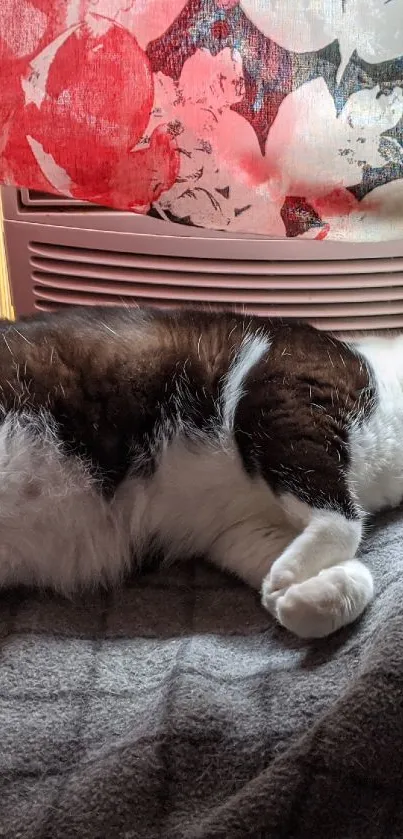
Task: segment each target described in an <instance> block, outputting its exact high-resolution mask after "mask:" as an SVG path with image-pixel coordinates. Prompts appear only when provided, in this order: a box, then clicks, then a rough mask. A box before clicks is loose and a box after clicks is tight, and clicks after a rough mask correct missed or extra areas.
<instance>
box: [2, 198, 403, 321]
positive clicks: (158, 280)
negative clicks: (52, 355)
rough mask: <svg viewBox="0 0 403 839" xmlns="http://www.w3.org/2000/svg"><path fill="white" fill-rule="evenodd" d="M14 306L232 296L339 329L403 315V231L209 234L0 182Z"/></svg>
mask: <svg viewBox="0 0 403 839" xmlns="http://www.w3.org/2000/svg"><path fill="white" fill-rule="evenodd" d="M2 200H3V212H4V226H5V234H6V247H7V253H8V262H9V273H10V278H11V288H12V295H13V301H14V306H15V311H16V314H17V315H26V314H30V313H32V312H34V311H35V310H40V311H51V310H53V309H56V308H60V307H61V306H66V305H68V304H70V305H71V304H85V305H89V304H93V303H103V304H105V305H112V304H116V303H122V304H126V305H136V304H147V305H159V306H173V305H181V304H184V303H187V304H188V303H194V304H199V305H200V304H207V305H208V304H210V305H212V306H214V307H219V306H228V305H232V306H235V307H237V308H238V309H240V310H243V311H247V312H253V313H256V314H261V315H282V316H286V317H287V316H288V317H289V316H291V317H294V316H297V317H302V318H305V319H307V320H309V321H311V322H312V323H314V324H315V325H317V326H319V327H322V328H329V329H332V330H339V331H343V332H346V331H351V330H354V331H356V330H357V329H360V330H373V329H377V330H378V329H383V328H397V327H402V326H403V241H402V240H400V241H394V242H383V243H370V244H360V245H354V244H350V243H348V244H347V243H341V242H340V243H338V242H326V241H323V242H318V241H304V240H298V239H268V238H265V237H259V236H250V235H244V236H241V235H239V234H238V235H234V234H226V233H214V232H208V231H205V230H201V229H197V228H194V227H187V226H185V225H179V224H174V223H170V222H164V221H160V220H158V219H154V218H151V217H146V216H135V215H132V214H130V213H121V212H113V211H111V210H105V209H102V208H96V207H93V206H90V205H86V204H80V203H77V202H75V201H73V200H69V199H67V198H57V197H54V196H53V197H50V196H48V195H45V194H43V193H35V192H32V191H28V190H16V189H11V188H3V190H2Z"/></svg>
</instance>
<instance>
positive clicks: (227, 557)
mask: <svg viewBox="0 0 403 839" xmlns="http://www.w3.org/2000/svg"><path fill="white" fill-rule="evenodd" d="M294 537H295V531H294V530H292V529H291V528H289V527H287V525H284V522H282V523H279V524H278V525H275V524H267V523H265V522H264V520H261V521H258V520H254V519H245V520H244V521H240V522H238V523H237V524H232V525H231V526H230V527H227V528H225V529H224V530H223V532H222V533H220V535H219V536H218V537H217V538H216V539H215V540H214V543H213V544H212V545H211V546H210V548H209V551H208V556H209V559H210V560H211V561H212V562H213V563H214V564H215V565H218V566H219V567H220V568H222V569H223V570H225V571H230V572H231V573H232V574H236V576H237V577H239V578H240V579H241V580H243V581H244V582H245V583H247V584H248V585H249V586H251V587H252V588H254V589H256V590H257V591H260V589H261V586H262V581H263V580H264V579H266V577H267V575H268V574H269V572H270V568H271V567H272V565H273V563H274V561H275V560H276V558H277V557H278V556H280V555H281V554H282V553H283V551H284V550H285V549H286V548H287V546H288V545H289V544H290V543H291V542H292V540H293V539H294Z"/></svg>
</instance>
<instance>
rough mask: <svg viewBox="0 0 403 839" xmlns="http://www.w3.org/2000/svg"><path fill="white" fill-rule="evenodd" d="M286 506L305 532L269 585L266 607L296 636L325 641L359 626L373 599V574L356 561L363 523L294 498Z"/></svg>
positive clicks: (283, 558) (273, 572) (282, 557)
mask: <svg viewBox="0 0 403 839" xmlns="http://www.w3.org/2000/svg"><path fill="white" fill-rule="evenodd" d="M283 502H284V509H285V510H286V511H288V513H289V515H290V517H291V518H292V519H293V520H295V519H296V518H298V519H299V521H300V524H301V525H302V526H303V525H305V527H304V530H303V531H302V533H300V535H298V536H297V537H296V539H294V540H293V542H291V544H290V545H288V547H287V548H286V549H285V551H283V553H282V554H281V555H280V556H279V558H278V559H277V560H276V561H275V562H274V563H273V566H272V568H271V569H270V571H269V573H268V574H267V576H266V577H265V579H264V580H263V584H262V602H263V605H264V606H265V608H266V609H267V610H268V611H269V612H270V613H271V614H273V615H274V616H275V617H276V618H277V620H278V621H279V622H280V623H281V624H282V625H283V626H285V627H286V628H287V629H289V630H291V631H292V632H294V633H295V634H296V635H299V636H300V637H302V638H319V637H323V636H325V635H329V634H330V633H332V632H335V631H336V630H337V629H340V628H341V627H342V626H345V625H347V624H349V623H352V622H353V621H354V620H356V618H358V617H359V616H360V615H361V614H362V612H363V611H364V609H365V608H366V606H367V605H368V603H369V602H370V601H371V599H372V597H373V580H372V575H371V572H370V571H369V569H368V568H366V566H365V565H364V564H363V563H362V562H360V561H359V560H356V559H354V556H355V553H356V550H357V548H358V545H359V542H360V539H361V533H362V521H361V520H360V518H359V516H358V515H357V516H356V517H355V518H350V517H349V518H347V516H346V515H345V514H343V513H342V512H337V511H334V510H326V509H325V510H313V509H311V508H310V506H309V505H308V504H305V503H303V502H301V501H298V500H297V499H295V498H292V497H290V496H285V497H284V499H283Z"/></svg>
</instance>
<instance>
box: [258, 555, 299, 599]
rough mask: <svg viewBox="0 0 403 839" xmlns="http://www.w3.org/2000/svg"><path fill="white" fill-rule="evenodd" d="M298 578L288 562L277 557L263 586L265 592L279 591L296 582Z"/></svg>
mask: <svg viewBox="0 0 403 839" xmlns="http://www.w3.org/2000/svg"><path fill="white" fill-rule="evenodd" d="M297 582H298V579H297V578H296V576H295V571H292V570H291V569H290V567H289V563H288V562H284V561H283V560H282V559H277V560H276V561H275V562H274V563H273V565H272V567H271V570H270V574H269V575H268V578H267V580H266V581H265V588H266V591H267V592H275V591H281V589H283V588H288V587H289V586H291V585H292V584H293V583H297Z"/></svg>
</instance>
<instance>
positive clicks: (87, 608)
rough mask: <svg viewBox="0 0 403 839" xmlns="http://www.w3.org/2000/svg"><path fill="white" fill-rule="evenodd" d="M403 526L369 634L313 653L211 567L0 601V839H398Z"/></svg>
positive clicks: (393, 530)
mask: <svg viewBox="0 0 403 839" xmlns="http://www.w3.org/2000/svg"><path fill="white" fill-rule="evenodd" d="M402 535H403V523H402V515H401V513H400V514H392V515H389V516H385V517H384V518H383V519H382V520H381V521H380V523H379V526H378V527H377V528H376V529H374V530H373V532H372V533H371V534H370V535H369V538H368V540H367V544H366V546H365V548H364V552H365V553H366V559H367V561H368V563H369V564H370V566H371V567H372V568H373V569H374V572H375V575H376V579H377V581H378V590H377V596H376V600H375V603H374V605H373V606H372V608H371V609H370V610H369V611H368V613H367V614H366V615H365V616H364V618H363V619H362V620H361V622H360V623H359V624H358V625H357V626H355V627H353V628H350V629H349V630H344V631H343V632H342V633H339V634H338V635H336V636H334V637H333V638H331V639H328V640H325V641H321V642H317V643H315V644H311V645H309V644H306V643H302V642H299V641H297V640H295V639H294V638H292V637H291V636H290V635H289V634H287V633H286V632H285V631H283V630H281V629H280V628H278V627H275V626H274V624H273V623H272V621H271V619H270V618H269V617H268V616H267V615H266V614H265V613H264V612H263V610H262V609H261V607H260V605H259V601H258V597H257V596H256V595H255V594H254V593H253V592H251V591H249V590H248V589H247V588H245V587H244V586H243V585H241V584H238V583H237V582H236V581H234V580H232V579H230V578H227V577H226V576H221V575H219V574H218V573H217V572H215V571H214V570H212V569H209V568H207V567H206V566H204V565H203V564H201V563H199V564H198V563H196V564H194V565H187V566H186V565H185V566H182V567H175V568H172V569H171V570H170V571H164V572H160V573H158V574H157V573H149V574H148V575H147V576H145V577H144V578H142V579H140V580H138V579H133V580H132V581H130V583H129V584H128V585H127V586H126V587H125V588H124V590H122V591H119V592H116V593H114V594H105V595H99V596H98V595H97V596H94V597H91V598H89V599H87V600H81V601H80V602H75V603H67V602H65V601H63V600H62V599H56V598H50V597H47V596H45V595H40V596H39V595H35V594H31V593H27V592H25V593H24V592H14V593H12V594H10V593H6V594H3V595H2V597H1V602H0V606H1V624H0V625H1V637H0V650H1V657H0V726H1V734H0V780H1V783H0V836H1V837H7V839H17V837H18V839H70V838H71V837H80V839H157V837H158V839H160V837H161V838H162V839H165V838H166V839H210V837H211V838H212V837H222V838H223V839H235V837H236V838H237V839H246V837H250V839H259V838H260V837H262V839H265V837H268V838H269V837H274V838H275V839H277V837H278V838H279V839H280V837H284V839H302V837H309V838H310V839H314V837H318V839H319V837H320V839H357V838H358V837H359V838H360V839H361V837H362V839H364V837H365V839H375V837H377V838H378V837H379V839H394V838H395V837H396V839H397V837H400V839H401V837H402V836H403V804H402V779H403V620H402V609H403V607H402V596H403V573H402V571H403V552H402Z"/></svg>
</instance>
